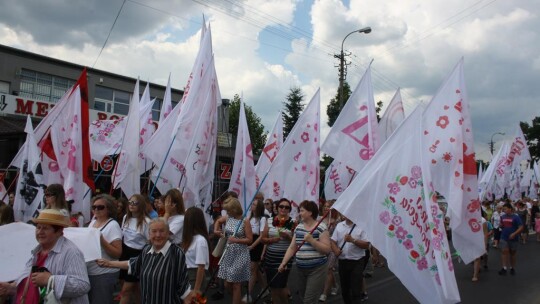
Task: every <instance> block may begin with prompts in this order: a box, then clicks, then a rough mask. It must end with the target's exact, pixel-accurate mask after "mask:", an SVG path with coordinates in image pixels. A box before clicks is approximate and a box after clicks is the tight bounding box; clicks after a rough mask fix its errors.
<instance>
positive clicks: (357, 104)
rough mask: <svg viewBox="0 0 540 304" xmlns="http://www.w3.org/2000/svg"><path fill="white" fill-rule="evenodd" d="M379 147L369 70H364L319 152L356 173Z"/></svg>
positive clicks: (369, 68)
mask: <svg viewBox="0 0 540 304" xmlns="http://www.w3.org/2000/svg"><path fill="white" fill-rule="evenodd" d="M379 146H380V136H379V126H378V124H377V114H376V112H375V101H374V99H373V87H372V84H371V67H368V69H367V70H366V72H365V73H364V76H363V77H362V79H361V80H360V82H359V83H358V85H357V86H356V88H355V89H354V92H353V93H352V94H351V96H350V97H349V100H348V101H347V103H346V104H345V106H344V107H343V109H342V111H341V113H340V114H339V116H338V118H337V119H336V122H335V123H334V125H333V126H332V129H331V130H330V133H329V134H328V136H327V137H326V140H325V141H324V143H323V144H322V146H321V150H322V151H323V152H324V153H326V154H328V155H330V156H332V157H333V158H334V159H337V160H339V161H341V162H342V163H344V164H346V165H347V166H349V167H351V168H353V169H354V170H356V171H360V170H361V169H362V168H363V167H364V166H365V164H366V163H367V162H368V161H369V160H370V159H371V157H373V155H374V154H375V152H377V150H378V149H379Z"/></svg>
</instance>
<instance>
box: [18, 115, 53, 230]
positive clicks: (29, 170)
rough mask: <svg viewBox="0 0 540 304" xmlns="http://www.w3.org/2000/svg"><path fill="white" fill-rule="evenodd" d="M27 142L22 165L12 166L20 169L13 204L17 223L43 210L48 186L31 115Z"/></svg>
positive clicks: (26, 129) (27, 129)
mask: <svg viewBox="0 0 540 304" xmlns="http://www.w3.org/2000/svg"><path fill="white" fill-rule="evenodd" d="M24 131H25V132H26V141H25V143H24V145H23V146H22V148H21V150H20V151H21V152H20V153H19V154H20V163H18V164H12V165H14V166H15V167H18V168H19V179H18V180H17V190H16V192H15V201H14V203H13V213H14V215H15V220H16V221H22V222H27V221H29V220H31V219H32V218H34V217H35V216H36V215H37V211H38V210H40V209H41V208H43V204H44V201H43V200H44V197H43V193H44V192H43V191H44V189H45V188H46V185H44V184H43V182H42V176H41V165H40V162H39V153H40V152H39V148H38V146H37V143H36V139H35V137H34V128H33V127H32V120H31V118H30V115H28V116H27V118H26V127H25V128H24Z"/></svg>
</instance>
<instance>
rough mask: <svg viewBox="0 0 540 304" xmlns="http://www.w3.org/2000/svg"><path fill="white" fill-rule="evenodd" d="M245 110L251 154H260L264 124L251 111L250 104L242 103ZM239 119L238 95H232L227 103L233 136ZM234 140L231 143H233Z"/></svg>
mask: <svg viewBox="0 0 540 304" xmlns="http://www.w3.org/2000/svg"><path fill="white" fill-rule="evenodd" d="M244 108H245V110H246V120H247V124H248V129H249V137H250V139H251V145H252V148H253V155H260V154H261V151H262V149H263V148H264V144H265V143H266V135H267V132H265V131H264V126H263V124H262V123H261V118H260V117H259V116H257V114H255V112H253V109H252V108H251V106H248V105H246V104H244ZM239 119H240V96H238V94H235V95H234V98H233V100H232V101H231V104H230V105H229V132H231V133H232V134H233V136H234V137H236V135H237V134H238V120H239ZM234 144H236V142H234V143H233V145H234Z"/></svg>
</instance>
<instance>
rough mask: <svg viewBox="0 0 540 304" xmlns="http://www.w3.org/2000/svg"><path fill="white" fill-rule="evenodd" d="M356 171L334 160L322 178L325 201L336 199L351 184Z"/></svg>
mask: <svg viewBox="0 0 540 304" xmlns="http://www.w3.org/2000/svg"><path fill="white" fill-rule="evenodd" d="M355 175H356V171H354V170H353V169H352V168H349V167H347V166H346V165H345V164H343V163H341V162H339V161H337V160H334V161H333V162H332V163H331V164H330V168H328V170H326V172H325V176H324V181H325V182H324V197H325V198H326V200H331V199H337V198H338V197H339V196H340V195H341V193H343V191H345V189H347V187H348V186H349V184H350V183H351V182H352V180H353V178H354V177H355Z"/></svg>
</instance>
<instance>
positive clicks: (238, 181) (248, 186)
mask: <svg viewBox="0 0 540 304" xmlns="http://www.w3.org/2000/svg"><path fill="white" fill-rule="evenodd" d="M256 179H257V176H256V174H255V165H254V162H253V148H252V146H251V139H250V137H249V129H248V124H247V119H246V111H245V108H244V101H243V100H240V115H239V118H238V133H237V136H236V149H235V153H234V164H233V171H232V175H231V182H230V183H229V191H234V192H236V193H237V194H238V200H239V201H240V205H242V209H243V210H244V212H245V211H246V210H247V209H248V207H249V205H250V204H251V200H252V199H253V197H254V195H255V191H256V190H257V181H256Z"/></svg>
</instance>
